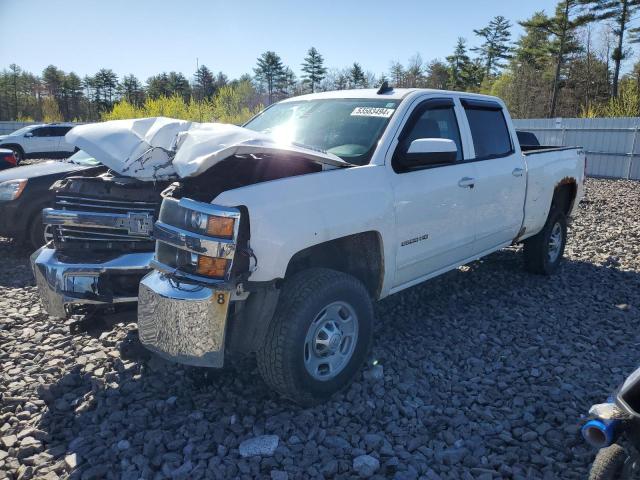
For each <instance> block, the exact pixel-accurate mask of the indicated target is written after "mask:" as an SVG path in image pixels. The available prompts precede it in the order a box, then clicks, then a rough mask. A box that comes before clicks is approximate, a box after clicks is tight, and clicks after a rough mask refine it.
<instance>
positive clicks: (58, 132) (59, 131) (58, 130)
mask: <svg viewBox="0 0 640 480" xmlns="http://www.w3.org/2000/svg"><path fill="white" fill-rule="evenodd" d="M51 128H52V130H53V132H54V133H53V136H54V137H64V136H65V135H66V134H67V132H68V131H69V130H71V127H51Z"/></svg>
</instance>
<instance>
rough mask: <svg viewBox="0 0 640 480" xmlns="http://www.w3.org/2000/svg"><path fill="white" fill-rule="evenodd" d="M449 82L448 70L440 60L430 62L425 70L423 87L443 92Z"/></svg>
mask: <svg viewBox="0 0 640 480" xmlns="http://www.w3.org/2000/svg"><path fill="white" fill-rule="evenodd" d="M448 82H449V69H448V68H447V65H446V64H445V63H443V62H441V61H440V60H433V61H431V62H430V63H429V64H428V65H427V68H426V74H425V80H424V83H425V85H424V86H425V87H427V88H437V89H440V90H444V89H446V88H447V84H448Z"/></svg>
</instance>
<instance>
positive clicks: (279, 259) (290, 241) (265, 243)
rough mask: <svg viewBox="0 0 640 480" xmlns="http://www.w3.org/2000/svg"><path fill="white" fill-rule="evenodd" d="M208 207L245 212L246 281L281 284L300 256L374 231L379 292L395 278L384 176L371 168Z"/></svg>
mask: <svg viewBox="0 0 640 480" xmlns="http://www.w3.org/2000/svg"><path fill="white" fill-rule="evenodd" d="M213 203H215V204H217V205H228V206H238V205H244V206H246V207H247V209H248V210H249V221H250V225H251V248H252V249H253V251H254V253H255V255H256V258H257V259H258V266H257V269H256V270H255V271H254V272H253V274H252V275H251V277H250V280H252V281H269V280H273V279H276V278H283V277H284V274H285V272H286V270H287V265H288V264H289V260H290V259H291V257H293V255H295V254H296V253H297V252H299V251H300V250H303V249H305V248H307V247H310V246H312V245H317V244H319V243H322V242H326V241H328V240H332V239H336V238H340V237H344V236H347V235H352V234H355V233H360V232H367V231H375V232H378V233H379V234H380V236H381V238H382V245H383V252H382V254H383V255H384V257H383V258H384V262H385V265H384V281H383V291H385V292H386V291H388V290H389V289H390V288H391V285H392V284H393V282H394V275H395V249H394V248H395V241H394V239H395V228H396V225H395V215H394V211H393V195H392V190H391V187H390V185H389V178H388V176H387V173H386V170H385V169H384V168H382V167H379V166H375V165H368V166H364V167H355V168H345V169H336V170H329V171H324V172H320V173H314V174H309V175H302V176H299V177H291V178H285V179H281V180H274V181H271V182H264V183H259V184H255V185H250V186H247V187H242V188H238V189H235V190H229V191H226V192H223V193H221V194H220V195H219V196H218V197H217V198H216V199H215V200H214V201H213Z"/></svg>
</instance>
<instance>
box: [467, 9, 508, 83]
mask: <svg viewBox="0 0 640 480" xmlns="http://www.w3.org/2000/svg"><path fill="white" fill-rule="evenodd" d="M473 33H475V34H476V35H477V36H478V37H480V38H482V39H483V41H482V45H480V46H479V47H474V48H472V49H471V51H472V52H478V54H479V56H480V58H481V59H482V61H483V62H484V67H485V70H484V75H486V76H487V77H488V76H490V75H492V74H494V73H496V72H497V71H498V70H499V69H501V68H504V66H505V64H504V63H503V62H502V61H503V60H508V59H509V58H511V55H510V51H511V46H510V41H511V23H510V22H509V20H507V19H506V18H504V17H503V16H502V15H498V16H496V17H494V18H493V19H492V20H491V21H490V22H489V25H487V26H486V27H484V28H481V29H479V30H474V31H473Z"/></svg>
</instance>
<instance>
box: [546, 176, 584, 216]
mask: <svg viewBox="0 0 640 480" xmlns="http://www.w3.org/2000/svg"><path fill="white" fill-rule="evenodd" d="M577 195H578V183H577V181H576V179H575V178H572V177H565V178H563V179H562V180H560V182H558V183H557V184H556V186H555V188H554V190H553V198H552V199H551V209H554V208H558V209H560V211H562V213H564V214H565V215H566V216H567V217H568V216H569V215H570V213H571V212H572V211H573V208H574V206H575V205H574V204H575V201H576V197H577ZM551 209H550V210H551Z"/></svg>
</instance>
